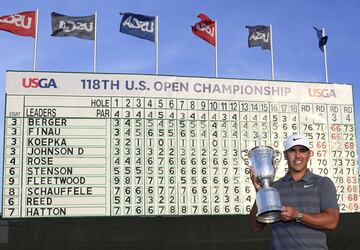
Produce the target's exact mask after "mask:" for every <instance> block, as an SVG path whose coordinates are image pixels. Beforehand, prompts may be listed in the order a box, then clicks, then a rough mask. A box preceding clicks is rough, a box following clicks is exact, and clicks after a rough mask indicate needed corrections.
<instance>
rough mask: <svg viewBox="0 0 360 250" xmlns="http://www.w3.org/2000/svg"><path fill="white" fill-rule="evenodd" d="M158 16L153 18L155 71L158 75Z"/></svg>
mask: <svg viewBox="0 0 360 250" xmlns="http://www.w3.org/2000/svg"><path fill="white" fill-rule="evenodd" d="M158 22H159V16H155V71H156V74H157V75H158V74H159V32H158V28H159V25H158Z"/></svg>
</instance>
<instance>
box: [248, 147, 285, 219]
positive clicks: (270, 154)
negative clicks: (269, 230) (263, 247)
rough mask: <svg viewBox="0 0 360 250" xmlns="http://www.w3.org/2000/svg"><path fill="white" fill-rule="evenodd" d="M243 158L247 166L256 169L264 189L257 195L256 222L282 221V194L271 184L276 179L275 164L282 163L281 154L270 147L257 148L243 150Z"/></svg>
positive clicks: (258, 179)
mask: <svg viewBox="0 0 360 250" xmlns="http://www.w3.org/2000/svg"><path fill="white" fill-rule="evenodd" d="M241 158H242V159H243V160H244V161H245V164H246V165H247V166H249V167H250V166H251V167H252V168H253V169H254V171H255V175H256V177H257V181H258V182H259V183H260V185H261V187H262V188H261V189H260V190H259V191H258V192H257V193H256V204H257V208H258V213H257V214H256V220H257V221H259V222H262V223H273V222H276V221H278V220H280V213H281V211H282V209H281V202H280V194H279V192H278V191H277V189H276V188H274V187H271V183H272V182H273V181H274V178H275V167H274V162H276V163H279V162H280V160H281V153H280V152H279V151H277V150H276V151H275V150H274V149H273V148H272V147H269V146H257V147H254V148H252V149H251V150H250V151H248V150H243V151H242V153H241ZM249 159H250V161H251V164H250V165H249V163H250V162H249Z"/></svg>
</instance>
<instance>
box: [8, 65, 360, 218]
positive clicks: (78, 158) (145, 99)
mask: <svg viewBox="0 0 360 250" xmlns="http://www.w3.org/2000/svg"><path fill="white" fill-rule="evenodd" d="M6 84H7V85H6V86H7V87H6V107H5V119H4V122H5V134H4V164H3V166H4V167H3V207H2V212H3V217H4V218H23V217H24V218H25V217H77V216H172V215H173V216H185V215H235V214H248V213H249V212H250V209H251V206H252V204H253V202H254V200H255V190H254V188H253V186H252V183H251V180H250V178H249V167H248V166H247V165H246V162H245V161H244V160H243V159H242V158H241V154H242V152H243V151H244V150H250V149H251V148H253V147H255V146H257V145H259V144H261V145H267V146H271V147H273V148H274V150H278V151H280V152H282V151H283V141H284V139H285V138H286V137H287V136H289V135H290V134H293V133H302V134H304V135H306V136H307V138H308V139H309V141H310V146H311V154H312V157H311V159H310V162H309V168H310V170H311V171H313V172H314V173H316V174H319V175H323V176H328V177H329V178H331V179H332V181H333V182H334V183H335V185H336V188H337V199H338V203H339V207H340V211H341V212H343V213H353V212H359V211H360V208H359V205H360V202H359V183H358V163H357V162H358V156H357V147H356V137H355V119H354V106H353V99H352V86H351V85H349V84H319V83H306V82H280V81H258V80H238V79H220V78H195V77H192V78H190V77H175V76H154V75H124V74H91V73H59V72H19V71H9V72H7V82H6ZM275 167H276V178H279V177H281V176H283V175H284V174H285V173H286V171H287V164H286V161H285V160H284V159H282V160H281V161H279V162H276V166H275Z"/></svg>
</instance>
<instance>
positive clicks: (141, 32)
mask: <svg viewBox="0 0 360 250" xmlns="http://www.w3.org/2000/svg"><path fill="white" fill-rule="evenodd" d="M120 15H124V16H123V18H122V19H121V22H120V32H121V33H125V34H128V35H131V36H136V37H138V38H141V39H145V40H149V41H152V42H155V17H154V16H144V15H139V14H134V13H120Z"/></svg>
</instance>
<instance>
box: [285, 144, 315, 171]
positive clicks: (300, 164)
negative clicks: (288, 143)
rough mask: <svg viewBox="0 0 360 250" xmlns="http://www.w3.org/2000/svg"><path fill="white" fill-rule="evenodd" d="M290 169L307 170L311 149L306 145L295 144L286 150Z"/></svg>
mask: <svg viewBox="0 0 360 250" xmlns="http://www.w3.org/2000/svg"><path fill="white" fill-rule="evenodd" d="M284 155H285V159H286V160H287V162H288V166H289V169H290V170H291V171H293V172H298V173H299V172H302V171H304V170H306V168H307V163H308V161H309V159H310V150H309V149H308V148H306V147H304V146H294V147H292V148H290V149H288V150H287V151H285V152H284Z"/></svg>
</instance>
